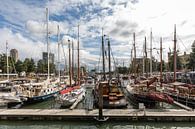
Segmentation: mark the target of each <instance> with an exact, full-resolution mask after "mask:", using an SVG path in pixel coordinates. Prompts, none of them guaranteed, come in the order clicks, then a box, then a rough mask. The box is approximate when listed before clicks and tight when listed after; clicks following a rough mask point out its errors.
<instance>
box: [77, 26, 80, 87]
mask: <svg viewBox="0 0 195 129" xmlns="http://www.w3.org/2000/svg"><path fill="white" fill-rule="evenodd" d="M77 48H78V51H77V54H78V57H77V60H78V61H77V63H78V66H77V67H78V71H77V72H78V73H77V80H78V85H80V64H79V63H80V62H79V61H80V59H79V25H78V40H77Z"/></svg>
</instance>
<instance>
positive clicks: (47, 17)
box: [46, 8, 50, 79]
mask: <svg viewBox="0 0 195 129" xmlns="http://www.w3.org/2000/svg"><path fill="white" fill-rule="evenodd" d="M46 20H47V26H46V29H47V38H46V41H47V79H49V74H50V69H49V54H50V53H49V32H48V31H49V26H48V23H49V9H48V8H46Z"/></svg>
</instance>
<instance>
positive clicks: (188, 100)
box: [169, 94, 195, 109]
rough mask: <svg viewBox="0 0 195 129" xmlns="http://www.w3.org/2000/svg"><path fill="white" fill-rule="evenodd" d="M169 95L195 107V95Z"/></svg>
mask: <svg viewBox="0 0 195 129" xmlns="http://www.w3.org/2000/svg"><path fill="white" fill-rule="evenodd" d="M169 96H171V97H172V98H173V99H174V100H175V101H177V102H179V103H182V104H183V105H186V106H188V107H191V108H193V109H195V97H194V98H188V97H187V96H186V97H183V96H177V95H176V94H169Z"/></svg>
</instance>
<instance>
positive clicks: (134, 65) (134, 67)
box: [133, 33, 137, 76]
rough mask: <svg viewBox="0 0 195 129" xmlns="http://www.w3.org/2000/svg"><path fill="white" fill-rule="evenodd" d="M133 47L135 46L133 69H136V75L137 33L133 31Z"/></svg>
mask: <svg viewBox="0 0 195 129" xmlns="http://www.w3.org/2000/svg"><path fill="white" fill-rule="evenodd" d="M133 48H134V60H133V69H135V70H134V76H135V75H136V69H137V68H136V48H135V33H133Z"/></svg>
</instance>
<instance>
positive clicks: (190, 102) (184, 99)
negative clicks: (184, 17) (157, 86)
mask: <svg viewBox="0 0 195 129" xmlns="http://www.w3.org/2000/svg"><path fill="white" fill-rule="evenodd" d="M176 41H177V39H176V25H175V28H174V79H173V80H174V82H173V83H168V84H164V86H165V93H166V94H168V95H170V96H171V97H173V99H174V100H175V101H177V102H179V103H182V104H184V105H186V106H189V107H191V108H193V109H195V87H194V86H193V85H189V84H186V83H181V82H176V70H177V68H176V67H177V65H176Z"/></svg>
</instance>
